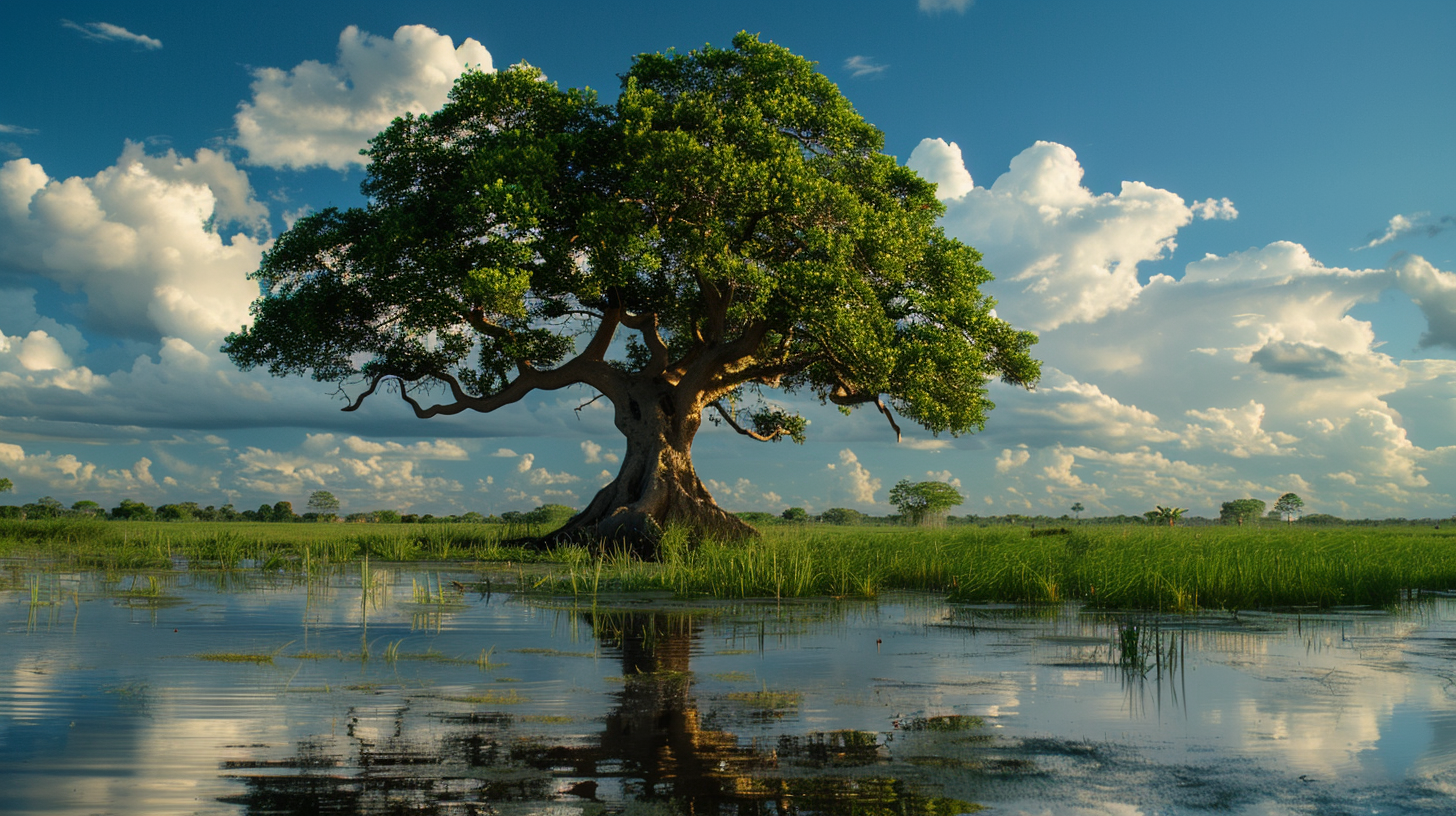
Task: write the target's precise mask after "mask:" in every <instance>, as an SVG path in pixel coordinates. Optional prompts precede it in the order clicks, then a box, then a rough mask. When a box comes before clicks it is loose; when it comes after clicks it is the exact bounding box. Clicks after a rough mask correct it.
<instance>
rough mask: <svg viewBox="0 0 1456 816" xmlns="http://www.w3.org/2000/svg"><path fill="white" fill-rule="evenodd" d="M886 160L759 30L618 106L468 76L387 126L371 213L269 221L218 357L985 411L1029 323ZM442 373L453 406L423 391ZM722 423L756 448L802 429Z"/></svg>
mask: <svg viewBox="0 0 1456 816" xmlns="http://www.w3.org/2000/svg"><path fill="white" fill-rule="evenodd" d="M882 150H883V136H882V135H881V134H880V132H879V131H878V130H876V129H875V128H874V127H873V126H872V125H870V124H869V123H868V122H866V121H865V120H864V119H863V117H861V116H860V115H859V114H858V113H857V112H856V111H855V110H854V108H853V106H852V105H851V104H850V103H849V101H848V100H847V99H845V98H844V96H843V95H842V94H840V92H839V90H838V89H837V88H836V87H835V86H834V84H833V83H832V82H830V81H829V80H828V79H827V78H826V77H824V76H823V75H822V74H820V73H819V72H818V71H817V70H815V68H814V64H813V63H811V62H809V61H808V60H805V59H803V58H802V57H799V56H796V55H794V54H792V53H790V52H789V51H788V50H787V49H784V48H782V47H780V46H777V45H774V44H772V43H765V42H762V41H760V40H759V39H758V38H757V37H755V36H751V35H748V34H740V35H738V36H737V37H736V38H735V39H734V41H733V47H732V48H730V49H714V48H704V49H703V50H701V51H693V52H690V53H687V54H679V53H671V52H670V53H667V54H648V55H641V56H639V57H637V58H636V59H635V60H634V62H633V64H632V67H631V69H630V70H629V71H628V72H627V73H626V74H625V76H624V77H623V87H622V91H621V93H620V95H619V97H618V99H617V101H616V103H615V105H612V106H606V105H603V104H601V103H600V102H598V100H597V98H596V96H595V95H594V94H593V93H592V92H591V91H584V90H566V91H563V90H560V89H558V88H557V87H556V86H555V85H554V84H552V83H549V82H546V81H545V80H544V78H543V77H542V75H541V73H540V72H539V71H537V70H536V69H534V68H531V67H530V66H526V65H518V66H513V67H512V68H510V69H507V70H504V71H500V72H497V73H482V72H467V73H466V74H464V75H462V76H461V78H460V79H459V81H458V82H457V84H456V86H455V88H454V89H453V91H452V92H451V95H450V100H449V102H448V103H447V104H446V105H445V107H444V108H442V109H441V110H440V111H439V112H437V113H434V114H431V115H426V116H417V117H416V116H405V117H402V118H400V119H397V120H396V121H395V122H394V123H393V124H392V125H391V126H390V127H389V128H388V129H387V130H385V131H384V132H383V133H381V134H380V135H379V136H378V137H376V138H375V139H374V140H373V141H372V142H371V143H370V148H369V150H368V151H367V155H368V157H369V160H370V164H369V168H368V178H367V180H366V181H365V182H364V185H363V190H364V193H365V194H366V196H367V197H368V199H369V203H368V206H366V207H362V208H354V209H349V210H343V211H341V210H337V209H328V210H324V211H322V212H319V213H315V214H313V215H310V216H307V217H305V218H302V219H300V220H299V221H298V222H296V223H295V224H294V225H293V227H292V228H291V229H289V230H288V231H287V232H286V233H285V234H284V235H283V236H281V237H280V239H279V240H278V242H277V243H276V245H275V246H274V247H273V249H272V250H270V251H269V252H268V253H267V254H266V255H265V257H264V260H263V264H262V266H261V268H260V269H259V270H258V272H257V273H256V277H257V279H258V280H259V281H260V283H261V285H262V288H263V294H262V296H261V297H260V298H259V299H258V300H257V301H256V302H255V304H254V306H253V324H252V325H251V326H250V327H246V328H243V329H242V330H240V331H238V332H236V333H234V334H232V335H231V336H229V338H228V340H227V344H226V346H225V347H224V350H225V351H226V352H227V353H228V354H229V355H230V356H231V357H232V359H233V360H234V361H235V362H236V363H237V364H238V365H240V366H242V367H244V368H250V367H255V366H261V367H266V368H267V369H268V370H269V371H270V372H271V373H273V374H275V375H285V374H311V375H312V376H313V377H314V378H315V379H317V380H320V381H327V382H335V383H338V384H340V386H341V387H348V386H349V385H350V384H351V383H358V384H362V388H363V392H362V395H361V396H359V397H358V398H357V399H358V400H362V399H363V397H364V396H368V395H369V394H371V393H373V392H374V390H375V389H376V388H377V387H379V386H381V385H386V387H394V388H397V389H398V391H399V392H400V393H401V394H402V395H406V399H410V400H411V404H412V405H413V406H414V407H415V410H416V413H418V414H420V415H421V416H426V415H433V414H434V413H453V412H457V411H459V410H465V409H472V410H478V411H490V410H495V409H496V408H498V407H500V406H501V405H504V404H508V403H510V402H513V401H515V400H517V399H519V398H520V397H521V396H522V395H523V394H524V393H526V392H529V391H530V390H533V389H537V388H547V389H554V388H560V387H564V386H565V385H570V384H576V383H584V384H586V385H589V386H591V387H594V388H596V389H598V390H600V391H602V392H603V393H605V394H606V395H607V396H608V397H609V398H612V399H614V401H615V399H616V398H617V397H618V396H620V394H621V393H622V389H623V388H624V387H625V385H626V384H627V383H629V382H631V381H632V378H634V377H638V378H640V377H647V378H652V379H654V380H656V381H660V382H664V383H667V384H669V385H671V386H675V387H679V388H680V389H681V390H682V391H683V393H684V396H683V407H684V408H686V409H687V410H690V411H697V410H701V409H702V408H704V407H707V406H709V405H712V404H714V403H717V402H719V401H720V400H725V399H727V400H729V401H730V402H732V401H734V400H736V399H737V398H738V397H739V396H741V395H742V393H743V391H744V390H745V389H747V390H753V391H757V390H758V389H761V388H782V389H786V390H790V391H794V390H805V391H808V392H809V393H812V394H814V395H816V396H817V397H818V398H819V399H820V400H822V401H825V402H832V403H834V404H836V405H838V406H840V407H841V408H843V409H845V410H851V409H853V408H855V407H857V406H861V405H865V404H871V405H874V406H875V407H877V408H879V409H880V410H881V411H884V412H885V413H886V415H887V416H889V411H888V408H887V407H886V405H885V402H884V399H885V398H888V401H889V403H890V405H891V406H893V407H894V408H895V409H896V410H898V411H899V412H900V413H902V414H904V415H906V416H909V417H910V418H911V419H913V420H915V421H916V422H918V423H920V424H921V425H924V426H925V427H926V428H928V429H930V430H931V431H933V432H937V433H938V432H942V431H948V432H951V433H960V432H965V431H969V430H975V429H979V428H981V427H983V425H984V422H985V418H986V412H987V411H988V410H989V409H990V408H991V407H993V406H992V404H991V403H990V402H989V400H987V399H986V383H987V381H988V380H989V379H992V378H1000V379H1002V380H1003V381H1005V382H1008V383H1013V384H1018V385H1024V386H1028V387H1029V386H1030V385H1032V384H1034V383H1035V381H1036V380H1037V378H1038V376H1039V366H1038V363H1037V362H1036V361H1035V360H1034V359H1032V358H1031V356H1030V354H1029V349H1030V347H1031V345H1032V344H1033V343H1035V341H1036V338H1035V337H1034V336H1033V335H1032V334H1030V333H1029V332H1022V331H1017V330H1015V329H1013V328H1012V327H1011V326H1010V325H1008V324H1007V323H1005V322H1004V321H1002V320H1000V319H998V318H997V317H996V316H995V314H994V309H993V307H994V305H995V304H994V302H993V301H992V300H991V299H990V298H988V297H985V296H984V295H982V294H980V292H979V287H980V285H982V284H984V283H985V282H987V281H989V280H990V279H991V276H990V274H989V273H988V272H987V271H986V270H985V269H984V268H983V267H982V266H981V265H980V256H979V254H978V253H977V252H976V251H975V250H974V249H972V248H970V247H968V246H966V245H964V244H962V243H960V242H959V241H956V240H954V239H951V238H948V237H947V236H945V235H944V233H943V232H942V231H941V230H940V228H939V227H937V226H936V225H935V220H936V218H937V217H938V216H939V215H940V214H941V213H942V211H943V208H942V207H941V205H940V204H939V202H938V201H937V200H936V198H935V189H934V185H932V184H930V183H929V182H926V181H925V180H923V179H921V178H919V177H918V176H917V175H916V174H915V173H914V172H913V171H911V170H909V169H908V168H906V167H903V166H900V165H899V164H898V163H897V162H896V161H895V159H894V158H893V157H890V156H886V155H884V154H883V152H882ZM621 327H625V328H627V329H628V330H629V333H630V332H635V334H630V339H629V341H628V342H627V343H626V344H620V343H617V344H613V343H612V340H613V338H614V337H615V336H616V332H617V331H618V329H619V328H621ZM621 349H625V350H624V351H614V350H621ZM611 355H615V356H611ZM609 356H610V357H611V358H610V359H608V358H609ZM439 386H443V387H445V388H447V389H448V390H449V392H450V401H448V402H447V403H446V404H445V405H442V406H435V407H434V408H431V409H428V410H426V409H423V408H422V407H421V406H420V405H418V404H417V403H415V402H413V400H412V398H411V397H409V396H408V394H409V393H410V392H411V391H416V390H418V389H429V388H432V387H439ZM357 405H358V401H355V402H354V403H353V404H352V405H351V407H357ZM732 414H733V412H731V411H729V412H725V413H724V417H725V418H727V419H729V421H730V424H733V425H734V426H735V429H737V430H739V431H740V432H743V433H746V434H747V435H750V436H755V437H757V438H768V439H778V438H782V437H785V436H787V437H789V438H791V439H794V440H795V441H799V440H801V439H802V435H803V431H804V425H805V424H806V423H804V422H803V421H802V419H799V418H797V417H794V416H792V415H790V414H788V413H787V412H783V411H781V410H778V409H763V410H755V411H753V412H750V413H749V414H747V415H742V416H738V415H732ZM892 422H893V419H892ZM897 430H898V427H897Z"/></svg>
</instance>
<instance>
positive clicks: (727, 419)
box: [709, 400, 789, 442]
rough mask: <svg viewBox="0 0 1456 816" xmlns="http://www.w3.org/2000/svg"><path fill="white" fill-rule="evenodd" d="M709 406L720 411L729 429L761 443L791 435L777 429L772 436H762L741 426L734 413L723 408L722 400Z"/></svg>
mask: <svg viewBox="0 0 1456 816" xmlns="http://www.w3.org/2000/svg"><path fill="white" fill-rule="evenodd" d="M709 405H710V406H711V407H713V408H716V409H718V413H719V415H721V416H722V417H723V421H724V422H726V423H728V427H730V428H732V429H733V430H735V431H737V432H739V433H741V434H743V435H744V436H746V437H749V438H751V439H757V440H758V441H760V442H772V441H774V440H775V439H778V438H779V437H781V436H788V435H789V431H788V429H786V428H775V429H774V432H773V433H771V434H761V433H759V432H758V431H755V430H753V429H751V428H745V427H743V426H742V425H739V424H738V422H737V420H735V419H733V414H732V412H730V411H729V410H728V409H727V408H724V407H723V402H722V401H721V400H714V401H713V402H711V403H709Z"/></svg>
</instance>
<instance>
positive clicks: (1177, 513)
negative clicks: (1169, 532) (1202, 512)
mask: <svg viewBox="0 0 1456 816" xmlns="http://www.w3.org/2000/svg"><path fill="white" fill-rule="evenodd" d="M1186 512H1188V508H1186V507H1172V506H1169V507H1164V506H1162V505H1161V504H1160V505H1158V506H1157V509H1156V510H1151V511H1149V512H1147V513H1144V514H1143V515H1145V516H1147V517H1148V518H1149V520H1157V521H1166V522H1168V526H1169V527H1173V526H1175V525H1177V523H1178V519H1180V518H1182V517H1183V514H1184V513H1186Z"/></svg>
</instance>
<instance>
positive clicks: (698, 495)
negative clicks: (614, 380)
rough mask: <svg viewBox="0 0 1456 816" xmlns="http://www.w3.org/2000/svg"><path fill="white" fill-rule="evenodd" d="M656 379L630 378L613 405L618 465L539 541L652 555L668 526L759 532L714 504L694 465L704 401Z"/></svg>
mask: <svg viewBox="0 0 1456 816" xmlns="http://www.w3.org/2000/svg"><path fill="white" fill-rule="evenodd" d="M678 391H679V389H675V388H673V387H671V386H669V385H667V384H665V383H661V382H643V383H637V384H634V386H633V387H632V388H631V389H630V391H629V392H628V395H627V397H626V399H624V400H622V404H616V403H614V404H613V407H614V409H615V412H616V424H617V428H618V429H619V430H621V431H622V434H623V435H624V436H626V437H627V452H626V455H625V456H623V458H622V468H621V470H620V471H618V473H617V478H615V479H613V480H612V481H611V482H610V483H609V484H608V485H607V486H606V487H603V488H602V489H601V491H600V492H598V493H597V495H596V497H595V498H593V499H592V500H591V503H590V504H588V505H587V506H586V509H584V510H582V511H581V512H580V513H578V514H576V515H575V516H573V517H572V518H571V520H569V521H567V522H566V524H565V525H563V526H562V527H561V529H559V530H557V531H556V532H554V533H551V534H550V535H548V536H546V537H545V539H544V540H543V543H546V544H559V543H568V542H572V543H585V544H588V545H590V546H592V547H594V548H600V549H611V548H613V547H623V546H625V547H627V548H628V549H630V550H631V551H632V552H633V553H634V554H635V555H637V556H638V557H639V558H643V559H647V560H652V559H656V558H657V557H658V554H659V553H658V541H659V539H660V538H661V536H662V531H663V530H665V529H667V527H668V526H670V525H683V526H686V527H689V528H692V529H693V530H694V531H695V532H696V533H698V534H699V535H707V536H712V537H715V538H720V539H730V540H734V539H745V538H754V537H756V536H757V535H758V531H757V530H754V529H753V528H752V527H750V526H749V525H748V524H746V523H744V522H743V521H742V520H740V519H739V518H738V517H737V516H734V515H732V514H730V513H728V512H727V511H725V510H723V509H722V508H721V507H719V506H718V503H717V502H715V501H713V496H712V495H711V494H710V493H708V489H707V488H705V487H703V483H702V481H700V480H699V479H698V474H697V471H695V470H694V469H693V458H692V447H693V437H694V436H695V435H697V432H698V428H699V427H700V426H701V425H702V422H703V406H702V405H701V404H699V401H698V400H697V399H696V395H694V396H692V397H688V396H686V395H683V394H681V393H678Z"/></svg>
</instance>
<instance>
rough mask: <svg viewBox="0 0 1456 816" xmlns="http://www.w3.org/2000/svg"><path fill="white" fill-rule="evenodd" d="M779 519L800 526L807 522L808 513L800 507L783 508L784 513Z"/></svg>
mask: <svg viewBox="0 0 1456 816" xmlns="http://www.w3.org/2000/svg"><path fill="white" fill-rule="evenodd" d="M779 518H781V519H783V520H784V521H794V522H798V523H800V524H802V523H804V522H806V521H808V520H809V511H808V510H805V509H804V508H802V507H785V508H784V512H783V513H780V514H779Z"/></svg>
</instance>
